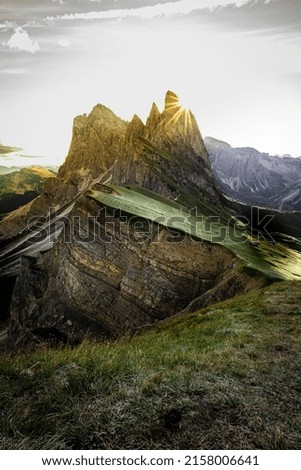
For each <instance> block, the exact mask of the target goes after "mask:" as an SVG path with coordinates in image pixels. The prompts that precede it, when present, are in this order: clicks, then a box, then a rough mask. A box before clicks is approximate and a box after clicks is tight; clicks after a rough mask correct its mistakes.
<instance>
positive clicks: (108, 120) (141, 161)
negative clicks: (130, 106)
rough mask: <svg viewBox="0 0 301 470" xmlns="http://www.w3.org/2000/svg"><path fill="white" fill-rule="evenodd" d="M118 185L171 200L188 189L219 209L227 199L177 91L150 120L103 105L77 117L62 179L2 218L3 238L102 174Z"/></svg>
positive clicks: (49, 184) (52, 182)
mask: <svg viewBox="0 0 301 470" xmlns="http://www.w3.org/2000/svg"><path fill="white" fill-rule="evenodd" d="M102 174H107V181H109V182H110V183H113V184H118V185H135V186H141V187H144V188H146V189H150V190H152V191H155V192H157V193H159V194H162V195H164V196H167V197H170V198H173V199H175V198H179V197H180V196H181V197H182V198H184V199H183V200H184V201H185V203H186V200H185V195H186V194H187V193H189V195H190V196H193V197H194V201H193V204H192V205H194V203H195V199H198V200H201V201H202V203H203V205H204V208H206V207H207V206H208V205H210V206H211V209H209V210H208V213H209V214H210V210H212V207H214V206H215V207H219V206H221V205H222V201H223V197H222V194H221V192H220V190H219V189H218V187H217V185H216V182H215V179H214V177H213V175H212V172H211V168H210V162H209V157H208V154H207V151H206V148H205V145H204V142H203V139H202V136H201V133H200V130H199V128H198V125H197V122H196V120H195V117H194V116H193V114H192V112H191V111H188V110H184V109H183V108H182V107H181V105H180V102H179V98H178V97H177V95H175V93H173V92H171V91H168V92H167V94H166V97H165V107H164V111H163V112H162V113H160V111H159V109H158V108H157V106H156V105H155V104H153V106H152V108H151V112H150V115H149V117H148V119H147V122H146V124H145V125H144V123H143V122H142V121H141V119H140V118H139V117H138V116H137V115H134V117H133V119H132V121H131V122H126V121H124V120H122V119H120V118H119V117H118V116H116V115H115V114H114V113H113V112H112V111H111V110H110V109H108V108H107V107H106V106H103V105H97V106H95V107H94V109H93V110H92V112H91V113H90V114H89V115H86V114H84V115H83V116H78V117H76V118H75V120H74V125H73V135H72V141H71V145H70V149H69V153H68V156H67V158H66V161H65V163H64V164H63V165H62V166H61V167H60V169H59V172H58V175H57V178H51V182H50V181H48V182H47V185H46V186H45V188H44V191H43V193H42V195H41V196H40V197H38V198H37V199H36V200H35V201H34V202H33V203H32V204H31V205H27V206H25V207H24V208H23V209H22V210H19V211H17V212H15V213H12V214H11V215H10V217H9V219H7V220H4V221H3V222H0V238H2V239H8V238H11V237H14V236H16V235H17V234H18V233H19V232H20V231H22V230H24V228H25V227H26V225H27V223H28V221H29V220H30V219H31V218H32V217H36V216H38V215H39V216H42V215H43V214H44V213H45V212H47V210H48V207H49V206H54V207H55V208H58V207H59V205H61V206H63V205H64V204H66V203H67V202H68V201H70V198H73V197H74V196H75V195H76V193H78V192H80V191H82V190H84V189H85V188H88V187H89V185H91V184H92V183H93V182H94V181H95V180H96V179H97V178H98V177H99V176H101V175H102Z"/></svg>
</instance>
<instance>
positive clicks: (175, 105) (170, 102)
mask: <svg viewBox="0 0 301 470" xmlns="http://www.w3.org/2000/svg"><path fill="white" fill-rule="evenodd" d="M179 109H181V104H180V100H179V97H178V95H176V94H175V93H174V92H173V91H170V90H168V91H167V93H166V95H165V107H164V113H165V114H166V115H167V114H175V113H176V112H177V111H179Z"/></svg>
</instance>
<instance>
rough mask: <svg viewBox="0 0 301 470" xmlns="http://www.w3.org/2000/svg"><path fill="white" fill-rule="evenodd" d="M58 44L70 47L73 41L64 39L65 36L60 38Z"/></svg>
mask: <svg viewBox="0 0 301 470" xmlns="http://www.w3.org/2000/svg"><path fill="white" fill-rule="evenodd" d="M57 44H58V46H60V47H70V46H71V42H70V41H69V40H68V39H64V38H59V40H58V42H57Z"/></svg>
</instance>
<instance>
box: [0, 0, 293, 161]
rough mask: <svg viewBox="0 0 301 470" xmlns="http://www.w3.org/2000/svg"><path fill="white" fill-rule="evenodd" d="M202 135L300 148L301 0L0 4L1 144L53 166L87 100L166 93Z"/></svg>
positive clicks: (121, 103) (121, 108)
mask: <svg viewBox="0 0 301 470" xmlns="http://www.w3.org/2000/svg"><path fill="white" fill-rule="evenodd" d="M168 89H171V90H173V91H175V92H176V93H177V94H178V95H179V96H180V98H181V100H182V102H183V104H184V105H185V106H188V107H190V108H191V109H192V111H193V112H194V114H195V115H196V118H197V120H198V123H199V126H200V129H201V132H202V134H203V135H204V136H205V135H210V136H214V137H216V138H220V139H222V140H225V141H227V142H229V143H230V144H231V145H233V146H253V147H256V148H257V149H258V150H260V151H266V152H269V153H271V154H287V153H290V154H292V155H293V156H300V155H301V137H300V136H301V132H300V124H301V1H300V0H252V1H248V0H236V1H235V0H177V1H176V0H139V1H135V0H36V1H34V0H0V103H1V105H0V141H2V143H3V144H6V145H13V146H18V147H24V148H26V149H27V151H28V152H30V153H33V154H35V155H46V156H48V157H49V159H50V157H51V159H52V161H53V163H55V162H59V161H62V160H63V159H64V157H65V156H66V153H67V151H68V147H69V144H70V139H71V130H72V121H73V118H74V117H75V116H76V115H78V114H82V113H85V112H87V113H89V112H90V111H91V109H92V107H93V106H94V105H95V104H97V103H103V104H106V105H107V106H109V107H111V108H112V109H113V111H115V112H116V113H117V114H119V115H120V116H121V117H123V118H125V119H131V117H132V115H133V114H134V113H137V114H139V115H140V116H141V117H142V118H143V119H145V118H146V117H147V114H148V112H149V109H150V107H151V104H152V102H153V101H156V102H157V104H158V105H159V107H161V109H162V106H163V98H164V94H165V92H166V90H168Z"/></svg>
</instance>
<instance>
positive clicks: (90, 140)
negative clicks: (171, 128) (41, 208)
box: [58, 104, 128, 180]
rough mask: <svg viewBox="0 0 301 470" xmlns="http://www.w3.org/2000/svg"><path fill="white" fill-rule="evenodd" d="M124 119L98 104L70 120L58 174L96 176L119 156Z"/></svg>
mask: <svg viewBox="0 0 301 470" xmlns="http://www.w3.org/2000/svg"><path fill="white" fill-rule="evenodd" d="M127 128H128V122H127V121H124V120H123V119H121V118H120V117H118V116H117V115H116V114H115V113H114V112H113V111H112V110H111V109H109V108H107V107H106V106H104V105H102V104H98V105H96V106H95V107H94V108H93V110H92V111H91V113H90V114H89V115H86V114H84V115H82V116H77V117H76V118H75V119H74V123H73V134H72V141H71V145H70V149H69V152H68V156H67V158H66V161H65V163H64V164H63V165H62V166H61V168H60V170H59V173H58V177H59V178H64V179H65V178H67V179H72V180H76V178H78V177H79V175H83V174H85V175H86V174H89V175H91V176H92V177H94V178H95V177H96V176H97V175H99V174H100V173H101V172H103V171H106V170H107V169H108V168H110V167H111V166H112V164H113V162H114V161H115V160H116V159H118V158H119V157H121V156H122V153H123V146H124V140H125V135H126V131H127Z"/></svg>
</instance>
